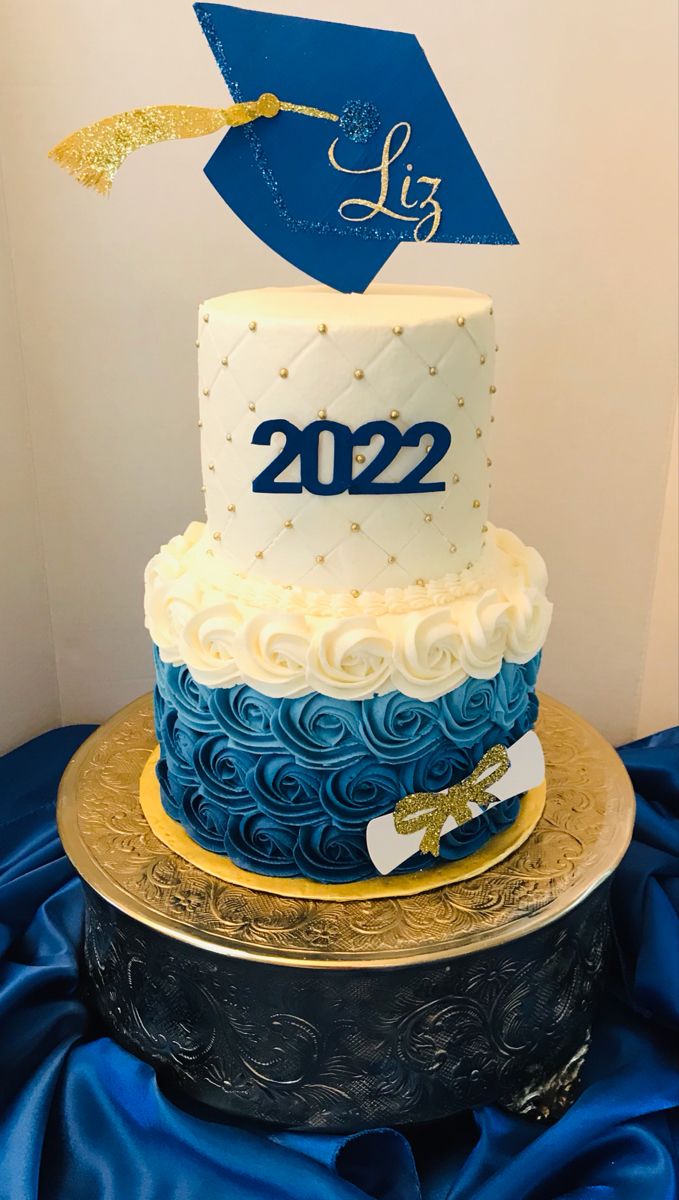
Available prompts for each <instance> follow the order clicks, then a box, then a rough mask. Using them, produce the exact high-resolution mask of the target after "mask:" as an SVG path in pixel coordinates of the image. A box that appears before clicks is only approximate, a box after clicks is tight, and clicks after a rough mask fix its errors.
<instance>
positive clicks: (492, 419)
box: [490, 416, 495, 425]
mask: <svg viewBox="0 0 679 1200" xmlns="http://www.w3.org/2000/svg"><path fill="white" fill-rule="evenodd" d="M490 423H491V425H494V424H495V417H493V416H491V418H490Z"/></svg>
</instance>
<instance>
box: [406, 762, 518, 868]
mask: <svg viewBox="0 0 679 1200" xmlns="http://www.w3.org/2000/svg"><path fill="white" fill-rule="evenodd" d="M508 770H509V755H508V753H507V749H506V747H505V746H500V745H498V746H491V748H490V750H487V751H486V753H485V754H484V756H483V758H482V759H481V761H480V762H479V763H477V765H476V766H475V767H474V770H473V771H472V773H471V775H468V776H467V778H466V779H462V780H461V781H460V783H455V784H453V786H452V787H450V788H447V789H446V791H444V792H413V794H412V796H404V797H403V799H402V800H399V802H398V804H397V805H396V808H395V809H394V827H395V829H396V832H397V833H419V831H420V830H421V829H422V830H424V835H423V837H422V841H421V842H420V850H421V852H422V854H433V855H435V856H436V857H438V854H439V843H440V840H441V830H442V828H443V826H444V823H445V821H446V820H447V818H448V817H454V818H455V820H456V821H457V823H458V825H464V823H465V821H470V820H471V819H472V816H473V813H472V811H471V809H470V808H469V804H470V802H473V803H474V804H478V806H479V808H487V807H488V805H489V804H491V803H492V802H493V801H492V798H491V797H490V796H489V795H488V793H487V790H486V789H487V788H489V787H491V786H492V784H494V783H497V782H498V781H499V780H500V779H502V776H503V775H504V774H505V773H506V772H507V771H508ZM482 777H483V778H482Z"/></svg>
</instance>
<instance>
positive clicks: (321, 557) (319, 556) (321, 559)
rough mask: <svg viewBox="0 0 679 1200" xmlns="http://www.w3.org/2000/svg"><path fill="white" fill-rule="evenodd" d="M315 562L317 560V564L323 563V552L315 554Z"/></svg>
mask: <svg viewBox="0 0 679 1200" xmlns="http://www.w3.org/2000/svg"><path fill="white" fill-rule="evenodd" d="M316 562H317V563H319V564H321V563H324V562H325V555H324V554H317V555H316Z"/></svg>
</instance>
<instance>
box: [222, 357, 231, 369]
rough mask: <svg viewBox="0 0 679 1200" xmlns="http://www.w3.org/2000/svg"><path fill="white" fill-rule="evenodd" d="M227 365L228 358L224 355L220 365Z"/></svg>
mask: <svg viewBox="0 0 679 1200" xmlns="http://www.w3.org/2000/svg"><path fill="white" fill-rule="evenodd" d="M228 365H229V360H228V358H227V357H226V355H224V358H223V359H222V366H223V367H228Z"/></svg>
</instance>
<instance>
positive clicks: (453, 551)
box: [448, 542, 457, 554]
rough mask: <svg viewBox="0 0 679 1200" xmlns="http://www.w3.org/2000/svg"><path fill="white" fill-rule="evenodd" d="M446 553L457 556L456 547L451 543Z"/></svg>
mask: <svg viewBox="0 0 679 1200" xmlns="http://www.w3.org/2000/svg"><path fill="white" fill-rule="evenodd" d="M448 553H449V554H457V546H454V545H453V543H452V542H451V543H450V545H449V547H448Z"/></svg>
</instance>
